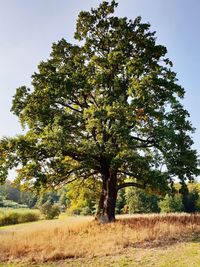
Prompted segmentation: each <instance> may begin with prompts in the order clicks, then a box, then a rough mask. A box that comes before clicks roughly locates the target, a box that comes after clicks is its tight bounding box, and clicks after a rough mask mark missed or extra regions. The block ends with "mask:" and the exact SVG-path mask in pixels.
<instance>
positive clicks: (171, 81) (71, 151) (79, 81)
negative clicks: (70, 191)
mask: <svg viewBox="0 0 200 267" xmlns="http://www.w3.org/2000/svg"><path fill="white" fill-rule="evenodd" d="M116 7H117V3H116V2H115V1H111V3H108V2H105V1H103V2H102V3H101V4H100V5H99V7H98V8H96V9H92V10H91V11H90V12H80V14H79V17H78V20H77V25H76V32H75V35H74V36H75V39H76V42H77V44H70V43H68V42H67V41H66V40H64V39H62V40H61V41H59V42H58V43H54V44H53V47H52V52H51V55H50V58H49V59H48V60H47V61H46V62H41V63H40V64H39V65H38V71H37V72H36V73H34V74H33V76H32V87H31V88H28V87H26V86H22V87H20V88H18V89H17V91H16V95H15V97H14V99H13V106H12V111H13V112H14V114H15V115H17V116H18V117H19V120H20V122H21V124H22V126H26V129H27V131H26V134H24V135H21V136H17V137H15V138H10V139H6V138H4V139H3V140H2V141H1V145H0V177H1V180H5V177H6V176H7V173H8V169H9V168H13V167H16V166H18V165H19V170H18V178H17V179H18V181H21V182H22V183H26V185H27V186H29V187H34V188H38V189H40V188H41V187H49V186H58V185H61V186H63V184H65V183H70V182H72V181H73V180H74V179H86V178H89V177H90V178H91V177H92V178H93V179H94V180H95V181H101V194H100V199H99V206H98V214H97V218H99V220H100V221H103V222H110V221H113V220H115V205H116V198H117V192H118V190H120V189H122V188H125V187H127V186H135V187H138V188H141V189H145V188H146V187H148V188H149V187H151V188H156V189H159V190H163V191H165V190H166V189H167V187H168V185H169V183H170V184H172V183H173V179H175V178H179V179H180V180H181V183H182V185H184V184H185V181H186V180H187V179H189V180H192V179H193V178H194V176H195V175H197V174H198V173H199V170H198V161H197V156H196V151H195V150H193V149H192V147H191V146H192V144H193V142H192V140H191V138H190V133H191V132H193V128H192V126H191V123H190V122H189V121H188V116H189V114H188V112H187V110H185V109H184V107H183V105H182V104H181V101H180V100H181V99H182V98H183V97H184V89H183V88H182V87H181V86H180V85H178V84H177V79H176V74H175V73H174V72H173V71H172V69H171V66H172V63H171V61H170V60H169V59H168V58H167V57H166V53H167V49H166V48H165V47H164V46H162V45H158V44H157V43H156V37H155V32H152V31H150V24H148V23H142V22H141V18H140V17H137V18H136V19H135V20H133V21H132V20H128V19H127V18H119V17H117V16H114V15H113V13H114V11H115V8H116ZM163 166H165V168H162V167H163ZM127 177H129V182H128V183H127V182H126V179H127Z"/></svg>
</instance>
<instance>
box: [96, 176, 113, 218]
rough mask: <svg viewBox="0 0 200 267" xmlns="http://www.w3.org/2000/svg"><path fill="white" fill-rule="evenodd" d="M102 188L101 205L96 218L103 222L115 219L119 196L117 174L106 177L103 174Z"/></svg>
mask: <svg viewBox="0 0 200 267" xmlns="http://www.w3.org/2000/svg"><path fill="white" fill-rule="evenodd" d="M102 180H103V181H102V190H101V195H100V199H99V206H98V210H97V214H96V219H97V220H99V221H100V222H101V223H108V222H113V221H115V204H116V198H117V186H116V185H117V175H116V173H112V174H109V175H108V177H106V179H105V175H104V176H103V175H102Z"/></svg>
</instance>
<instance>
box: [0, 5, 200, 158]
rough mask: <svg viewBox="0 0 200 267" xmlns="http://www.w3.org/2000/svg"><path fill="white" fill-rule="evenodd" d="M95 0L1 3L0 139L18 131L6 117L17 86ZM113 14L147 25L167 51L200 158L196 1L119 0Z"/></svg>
mask: <svg viewBox="0 0 200 267" xmlns="http://www.w3.org/2000/svg"><path fill="white" fill-rule="evenodd" d="M100 2H101V1H97V0H73V1H69V0H0V137H2V136H5V135H8V136H13V135H15V134H17V133H19V132H20V125H19V123H18V120H17V118H16V117H15V116H14V115H12V114H11V113H10V111H9V110H10V107H11V101H12V96H13V95H14V94H15V90H16V88H17V87H19V86H21V85H30V82H31V78H30V77H31V75H32V74H33V72H34V71H36V70H37V65H38V63H39V62H40V61H41V60H45V59H47V58H48V56H49V53H50V51H51V44H52V42H55V41H58V40H59V39H61V38H62V37H64V38H65V39H67V41H69V42H73V32H74V30H75V22H76V18H77V15H78V13H79V11H81V10H89V9H90V7H96V6H97V5H98V3H100ZM118 2H119V6H118V9H117V12H116V14H117V15H119V16H126V17H128V18H130V19H131V18H133V19H134V18H135V17H136V16H138V15H141V16H142V18H143V22H150V23H151V26H152V27H151V29H152V30H155V31H156V32H157V34H156V36H157V40H158V43H160V44H163V45H165V46H166V47H167V49H168V57H169V58H170V59H171V60H172V61H173V63H174V70H175V71H176V72H177V74H178V78H179V83H180V84H181V85H182V86H183V87H184V88H185V89H186V96H185V100H184V104H185V107H186V108H187V109H188V110H189V112H190V114H191V121H192V123H193V125H194V126H195V127H196V134H195V135H194V140H195V148H197V149H198V152H199V153H200V140H199V134H200V108H199V106H200V91H199V88H198V87H199V77H200V72H199V62H200V49H199V47H200V29H199V28H200V15H199V11H200V1H199V0H190V1H189V0H168V1H164V0H163V1H161V0H119V1H118Z"/></svg>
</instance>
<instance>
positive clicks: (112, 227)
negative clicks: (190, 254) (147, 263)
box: [0, 214, 200, 262]
mask: <svg viewBox="0 0 200 267" xmlns="http://www.w3.org/2000/svg"><path fill="white" fill-rule="evenodd" d="M199 232H200V215H198V214H196V215H187V214H170V215H134V216H125V217H119V218H118V220H117V221H116V222H115V223H110V224H105V225H102V224H99V223H98V222H96V221H94V219H93V218H92V217H66V218H64V216H63V218H62V219H60V220H52V221H40V222H37V223H33V224H28V225H23V226H22V227H20V225H18V226H15V227H12V228H11V227H10V228H9V229H5V230H4V229H3V230H0V244H1V250H0V261H11V262H13V261H20V262H46V261H57V260H63V259H77V258H82V259H84V258H85V259H86V258H88V259H92V258H94V257H103V256H109V255H118V254H120V253H123V252H124V251H125V250H127V249H129V248H133V247H136V248H144V247H149V246H150V247H151V246H161V245H163V244H165V245H167V244H170V243H171V242H180V241H184V240H186V239H188V238H189V237H190V238H192V237H193V236H195V235H196V234H197V233H199Z"/></svg>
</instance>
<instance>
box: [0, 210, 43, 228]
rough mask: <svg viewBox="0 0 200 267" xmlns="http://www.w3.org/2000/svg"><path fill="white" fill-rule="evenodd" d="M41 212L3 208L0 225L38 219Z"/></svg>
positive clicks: (0, 214) (0, 213)
mask: <svg viewBox="0 0 200 267" xmlns="http://www.w3.org/2000/svg"><path fill="white" fill-rule="evenodd" d="M39 219H40V214H39V213H38V212H36V211H26V210H24V211H23V210H2V211H1V212H0V226H4V225H11V224H18V223H26V222H33V221H38V220H39Z"/></svg>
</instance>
